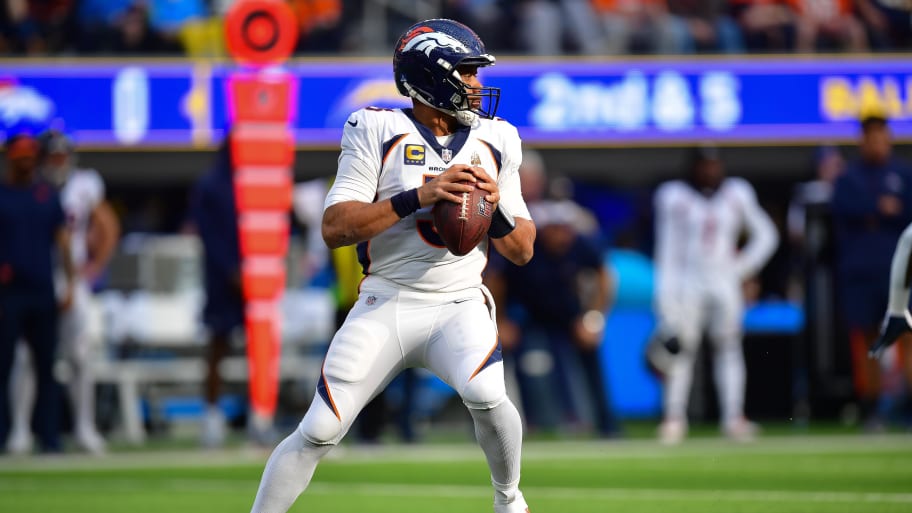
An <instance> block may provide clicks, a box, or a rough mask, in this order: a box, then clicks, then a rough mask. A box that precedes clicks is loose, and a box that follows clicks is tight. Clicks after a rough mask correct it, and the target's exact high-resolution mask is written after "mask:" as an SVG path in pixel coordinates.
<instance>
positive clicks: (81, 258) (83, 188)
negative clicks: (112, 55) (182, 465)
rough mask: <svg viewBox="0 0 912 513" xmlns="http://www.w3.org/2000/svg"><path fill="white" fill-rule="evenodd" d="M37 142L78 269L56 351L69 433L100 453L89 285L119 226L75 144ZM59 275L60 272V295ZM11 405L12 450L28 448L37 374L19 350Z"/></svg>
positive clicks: (51, 137)
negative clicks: (64, 380)
mask: <svg viewBox="0 0 912 513" xmlns="http://www.w3.org/2000/svg"><path fill="white" fill-rule="evenodd" d="M39 142H40V151H41V154H40V163H39V169H40V173H41V176H42V177H43V178H44V179H45V180H47V181H48V182H49V183H51V184H53V185H54V186H55V187H57V189H58V190H59V191H60V200H61V202H62V204H63V210H64V213H65V214H66V219H67V223H68V225H69V228H70V234H71V238H70V253H71V255H72V258H73V265H74V266H75V270H76V287H75V289H74V291H73V303H72V307H71V308H70V309H69V310H67V311H66V312H64V313H63V314H62V315H61V317H60V339H59V351H60V355H61V357H62V358H63V359H64V361H66V362H67V364H68V365H69V369H70V373H71V374H70V378H69V383H68V391H69V398H70V403H71V404H72V412H73V434H74V436H75V439H76V442H77V444H78V445H79V446H80V447H81V448H82V449H83V450H86V451H89V452H92V453H101V452H103V451H104V449H105V442H104V439H103V438H102V437H101V435H100V434H99V433H98V429H97V428H96V426H95V379H94V377H93V376H92V372H91V364H90V361H89V358H90V357H91V356H92V355H91V346H92V341H91V340H89V338H88V335H89V334H88V322H89V320H88V315H89V312H88V308H89V302H90V301H91V293H92V284H93V283H94V282H95V280H97V279H98V278H99V277H100V276H101V274H102V273H103V272H104V270H105V267H106V266H107V264H108V261H109V260H110V259H111V256H112V255H113V254H114V250H115V248H116V247H117V241H118V239H119V238H120V222H119V221H118V219H117V216H116V214H115V213H114V210H113V209H112V208H111V206H110V205H109V204H108V203H107V201H105V186H104V181H102V179H101V176H100V175H99V174H98V172H97V171H95V170H94V169H81V168H77V167H76V153H75V146H74V145H73V141H72V140H71V139H70V138H69V137H68V136H67V135H66V134H64V133H62V132H59V131H56V130H49V131H47V132H45V133H43V134H42V135H41V137H40V139H39ZM61 281H62V277H61V276H60V270H58V276H57V282H58V292H59V289H60V288H61V286H60V283H61ZM13 376H14V377H13V381H14V382H13V390H14V391H15V393H16V397H17V400H16V401H15V402H14V406H13V422H12V432H11V434H10V439H9V449H10V452H14V453H24V452H28V451H30V450H31V446H32V437H31V430H30V429H29V423H30V422H29V421H30V418H31V415H32V408H33V407H34V404H35V376H34V372H33V371H32V367H31V362H30V361H29V358H28V352H27V351H25V348H24V346H20V348H19V351H18V353H17V359H16V368H15V370H14V373H13Z"/></svg>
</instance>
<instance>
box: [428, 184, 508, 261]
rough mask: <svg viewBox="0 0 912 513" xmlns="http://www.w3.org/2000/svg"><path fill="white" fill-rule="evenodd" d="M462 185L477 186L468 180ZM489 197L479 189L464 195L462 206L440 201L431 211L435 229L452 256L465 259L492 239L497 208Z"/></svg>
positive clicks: (476, 188)
mask: <svg viewBox="0 0 912 513" xmlns="http://www.w3.org/2000/svg"><path fill="white" fill-rule="evenodd" d="M462 183H465V184H469V185H474V183H473V182H470V181H468V180H464V181H463V182H462ZM487 195H488V193H487V192H486V191H484V190H483V189H479V188H478V187H475V188H474V189H473V190H472V192H464V193H462V202H461V203H453V202H452V201H446V200H443V201H438V202H437V203H435V204H434V208H432V209H431V214H432V215H433V216H434V228H435V229H436V230H437V234H438V235H440V238H441V239H442V240H443V243H444V244H446V247H447V249H448V250H450V253H453V254H454V255H456V256H462V255H465V254H467V253H468V252H469V251H472V249H474V248H475V246H477V245H478V244H479V243H480V242H481V241H482V240H483V239H484V238H485V237H487V235H488V228H490V227H491V216H492V215H493V214H494V204H492V203H489V202H488V201H487V200H485V196H487Z"/></svg>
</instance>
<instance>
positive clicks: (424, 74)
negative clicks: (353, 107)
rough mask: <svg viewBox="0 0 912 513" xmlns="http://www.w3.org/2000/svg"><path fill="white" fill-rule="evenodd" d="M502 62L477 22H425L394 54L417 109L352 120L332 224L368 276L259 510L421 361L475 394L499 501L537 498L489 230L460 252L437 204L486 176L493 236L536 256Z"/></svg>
mask: <svg viewBox="0 0 912 513" xmlns="http://www.w3.org/2000/svg"><path fill="white" fill-rule="evenodd" d="M492 64H494V57H493V56H491V55H489V54H488V53H487V52H486V51H485V48H484V44H483V43H482V42H481V40H480V39H479V38H478V36H477V35H475V33H474V32H472V30H471V29H469V28H468V27H466V26H465V25H462V24H461V23H457V22H454V21H451V20H444V19H437V20H428V21H425V22H420V23H417V24H415V25H413V26H412V27H411V28H410V29H409V30H408V31H407V32H406V33H405V34H403V35H402V37H400V39H399V41H398V42H397V43H396V47H395V51H394V57H393V72H394V77H395V81H396V86H397V87H398V89H399V92H400V93H401V94H402V95H404V96H409V97H411V98H412V105H413V106H412V108H409V109H396V110H392V109H377V108H367V109H362V110H359V111H356V112H354V113H353V114H352V115H351V116H349V118H348V120H347V121H346V124H345V127H344V131H343V135H342V153H341V155H340V157H339V168H338V174H337V177H336V180H335V182H334V184H333V186H332V189H331V190H330V191H329V194H328V195H327V197H326V202H325V205H326V208H325V210H324V215H323V223H322V233H323V239H324V240H325V241H326V244H327V246H329V247H330V248H338V247H341V246H346V245H351V244H357V245H358V252H359V256H360V259H361V263H362V266H363V268H364V272H365V274H366V277H365V278H364V281H363V282H362V283H361V290H360V295H359V298H358V301H357V303H356V304H355V306H354V307H353V308H352V310H351V313H349V315H348V317H347V318H346V320H345V323H344V324H343V326H342V327H341V328H340V329H339V330H338V331H337V332H336V335H335V337H333V340H332V342H331V343H330V347H329V350H328V352H327V355H326V359H325V361H324V364H323V371H322V377H321V380H320V382H319V384H318V386H317V393H316V394H315V396H314V400H313V402H312V404H311V406H310V409H309V410H308V411H307V414H306V415H305V416H304V419H303V420H302V421H301V423H300V425H299V426H298V428H297V429H296V430H295V432H294V433H292V434H291V435H289V436H288V438H286V439H285V440H284V441H282V442H281V443H280V444H279V446H278V447H277V448H276V449H275V451H274V452H273V453H272V456H270V458H269V461H268V462H267V463H266V469H265V470H264V472H263V478H262V481H261V482H260V488H259V490H258V492H257V496H256V500H255V502H254V505H253V512H255V513H266V512H268V513H278V512H282V511H287V510H288V509H289V508H290V507H291V505H292V504H293V503H294V501H295V499H296V498H297V497H298V495H300V494H301V492H303V491H304V489H305V488H307V485H308V484H309V482H310V479H311V477H312V475H313V473H314V470H315V469H316V467H317V463H318V462H319V460H320V458H322V457H323V456H324V455H325V454H326V453H327V452H329V450H330V449H331V448H332V447H333V446H335V445H336V444H337V443H339V441H340V440H341V439H342V437H343V436H345V433H346V432H347V431H348V429H349V428H350V427H351V425H352V423H353V422H354V420H355V417H356V416H357V415H358V412H359V411H361V408H362V407H363V406H364V405H365V404H367V402H368V401H369V400H370V399H371V398H372V397H373V396H374V395H375V394H377V392H378V391H380V390H382V389H383V388H385V387H386V385H387V384H388V383H389V382H390V381H391V380H392V379H393V378H394V377H395V376H396V375H397V374H399V373H400V372H401V371H402V370H404V369H405V368H408V367H424V368H427V369H429V370H431V371H432V372H434V373H435V374H436V375H437V376H439V377H440V378H441V379H442V380H443V381H445V382H446V383H447V384H449V385H450V386H451V387H453V389H454V390H456V392H457V393H458V394H459V396H460V397H461V398H462V400H463V402H464V403H465V405H466V406H467V407H468V409H469V412H470V414H471V416H472V419H473V421H474V424H475V434H476V437H477V440H478V443H479V444H480V445H481V448H482V450H483V452H484V454H485V456H486V458H487V461H488V466H489V468H490V471H491V480H492V484H493V486H494V490H495V492H494V511H495V513H525V512H527V511H528V508H527V506H526V502H525V499H524V498H523V495H522V493H521V492H520V490H519V474H520V472H519V468H520V448H521V445H522V421H521V419H520V416H519V412H518V411H517V410H516V408H515V406H514V405H513V403H512V402H510V400H509V399H508V398H507V395H506V391H505V386H504V374H503V363H502V358H501V354H500V348H499V346H498V342H497V328H496V324H495V322H494V318H495V312H494V303H493V300H492V299H491V297H490V293H489V292H488V291H487V289H486V288H485V287H484V286H483V285H482V283H481V273H482V271H483V270H484V267H485V264H486V262H487V257H486V254H487V249H488V244H489V240H488V239H485V240H484V241H483V242H482V243H480V244H479V245H478V246H477V247H476V248H475V249H473V250H472V251H470V252H469V253H468V254H466V255H464V256H455V255H453V254H452V253H450V252H449V251H447V249H446V247H445V246H444V244H443V241H442V240H440V238H439V236H438V235H437V234H436V232H435V231H434V230H433V229H432V226H433V223H432V216H431V213H430V210H431V209H430V207H432V206H433V205H434V204H435V203H437V202H438V201H453V202H457V203H458V202H459V201H460V193H462V192H468V191H469V190H471V188H472V187H471V186H469V185H465V184H460V183H458V182H459V181H461V180H469V181H472V182H475V183H476V184H477V186H478V187H479V188H481V189H482V190H484V191H487V192H488V193H489V194H488V196H487V199H488V200H489V201H491V202H492V203H494V204H495V206H496V207H495V208H496V210H495V211H494V214H493V216H492V217H493V222H492V224H491V229H490V230H489V232H488V234H489V236H490V237H491V239H490V240H491V242H492V243H493V245H494V246H495V247H496V248H497V250H498V251H499V252H500V253H501V254H502V255H504V256H505V257H507V258H508V259H509V260H511V261H512V262H514V263H516V264H525V263H526V262H528V261H529V260H530V259H531V257H532V247H533V242H534V240H535V226H534V225H533V224H532V221H531V218H530V216H529V212H528V210H527V208H526V205H525V203H524V202H523V199H522V196H521V194H520V183H519V174H518V173H517V168H518V166H519V164H520V161H521V144H520V140H519V136H518V134H517V132H516V128H514V127H513V126H512V125H510V124H509V123H507V122H506V121H503V120H500V119H496V118H494V112H495V110H496V108H497V103H498V100H499V98H500V90H499V89H496V88H490V87H482V85H481V83H480V82H479V79H478V69H479V68H481V67H484V66H490V65H492ZM446 509H447V508H446V506H445V505H442V506H441V508H440V510H441V511H445V510H446Z"/></svg>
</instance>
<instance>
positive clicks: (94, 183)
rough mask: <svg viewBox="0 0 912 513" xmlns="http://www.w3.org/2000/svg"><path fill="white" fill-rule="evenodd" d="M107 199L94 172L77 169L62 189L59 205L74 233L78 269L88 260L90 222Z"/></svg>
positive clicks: (74, 248)
mask: <svg viewBox="0 0 912 513" xmlns="http://www.w3.org/2000/svg"><path fill="white" fill-rule="evenodd" d="M104 197H105V187H104V182H103V181H102V179H101V176H99V174H98V172H97V171H95V170H94V169H74V170H73V171H72V172H71V173H70V175H69V177H67V180H66V182H65V183H64V184H63V188H61V190H60V202H61V203H62V204H63V211H64V213H65V214H66V217H67V226H69V228H70V231H71V246H70V248H71V252H72V256H73V265H75V266H76V268H77V269H78V268H80V267H82V266H83V265H84V264H85V263H86V261H88V258H89V248H88V240H87V239H88V231H89V221H90V220H91V217H92V211H94V210H95V207H97V206H98V205H99V203H101V202H102V201H103V200H104Z"/></svg>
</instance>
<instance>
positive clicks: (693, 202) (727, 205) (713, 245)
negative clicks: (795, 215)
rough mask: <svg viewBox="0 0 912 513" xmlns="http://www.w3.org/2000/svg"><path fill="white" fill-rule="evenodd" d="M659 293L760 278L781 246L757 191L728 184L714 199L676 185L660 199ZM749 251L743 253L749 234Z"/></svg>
mask: <svg viewBox="0 0 912 513" xmlns="http://www.w3.org/2000/svg"><path fill="white" fill-rule="evenodd" d="M655 211H656V223H657V224H656V269H657V272H658V276H657V280H658V287H659V291H660V293H661V291H662V289H669V288H670V289H675V288H677V286H683V287H693V286H696V285H697V284H699V285H704V286H705V285H711V284H712V282H725V283H730V282H732V281H735V282H738V283H740V281H741V280H743V279H745V278H747V277H749V276H751V275H753V274H755V273H756V272H758V271H759V270H760V269H761V267H762V266H763V265H764V264H765V263H766V261H767V260H768V259H769V258H770V256H772V254H773V252H774V251H775V249H776V245H777V244H778V235H777V233H776V229H775V226H774V225H773V222H772V221H771V220H770V218H769V216H767V214H766V212H764V211H763V209H762V208H761V207H760V205H759V204H758V203H757V198H756V194H755V193H754V189H753V187H751V185H750V184H749V183H748V182H747V181H745V180H744V179H741V178H726V179H725V180H724V181H723V182H722V185H721V186H720V187H719V189H718V190H717V191H716V192H715V193H714V194H713V195H711V196H706V195H704V194H702V193H701V192H700V191H697V190H695V189H694V188H693V187H692V186H691V185H689V184H688V183H686V182H684V181H681V180H673V181H670V182H667V183H665V184H663V185H662V186H660V187H659V189H658V190H657V191H656V196H655ZM745 231H746V232H747V234H748V236H749V238H748V242H747V245H746V246H744V247H743V248H740V249H739V248H738V242H739V239H740V237H741V235H742V233H743V232H745Z"/></svg>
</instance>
